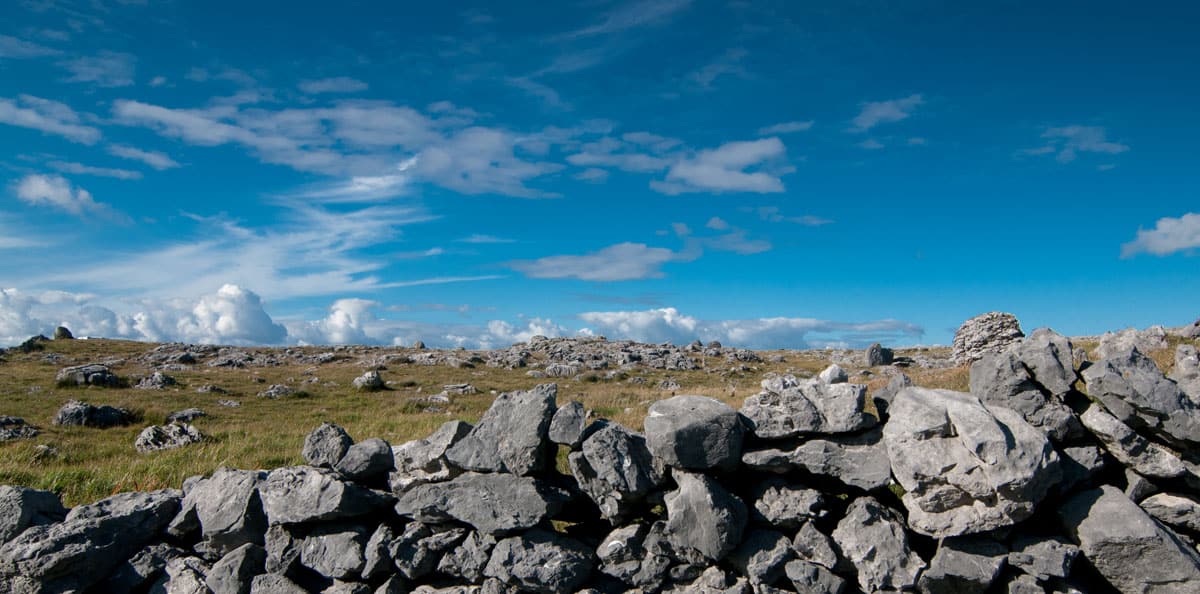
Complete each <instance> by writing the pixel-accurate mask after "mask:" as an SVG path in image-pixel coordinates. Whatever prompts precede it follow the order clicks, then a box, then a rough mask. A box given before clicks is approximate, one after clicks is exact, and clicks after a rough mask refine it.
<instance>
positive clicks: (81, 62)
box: [59, 51, 137, 87]
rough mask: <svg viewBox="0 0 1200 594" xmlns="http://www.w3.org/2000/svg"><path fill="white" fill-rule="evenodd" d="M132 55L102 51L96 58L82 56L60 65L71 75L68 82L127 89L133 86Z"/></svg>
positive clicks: (135, 59) (133, 62)
mask: <svg viewBox="0 0 1200 594" xmlns="http://www.w3.org/2000/svg"><path fill="white" fill-rule="evenodd" d="M136 61H137V58H135V57H134V56H133V55H132V54H126V53H121V52H111V51H102V52H100V53H99V54H96V55H95V56H82V57H79V58H74V59H71V60H65V61H63V62H60V63H59V66H62V67H63V68H64V69H66V71H67V72H69V73H71V76H69V77H67V79H66V81H67V82H80V83H91V84H94V85H96V86H100V87H127V86H129V85H132V84H133V73H134V64H135V63H136Z"/></svg>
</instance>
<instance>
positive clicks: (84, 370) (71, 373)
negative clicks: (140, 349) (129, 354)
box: [54, 363, 122, 388]
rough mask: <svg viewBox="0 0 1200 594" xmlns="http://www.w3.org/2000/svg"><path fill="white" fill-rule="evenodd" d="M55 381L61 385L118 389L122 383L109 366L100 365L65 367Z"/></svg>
mask: <svg viewBox="0 0 1200 594" xmlns="http://www.w3.org/2000/svg"><path fill="white" fill-rule="evenodd" d="M54 381H55V382H58V384H59V385H73V386H103V387H106V388H118V387H120V386H121V383H122V382H121V378H119V377H117V375H116V374H115V373H113V372H112V370H111V369H109V368H108V366H107V365H101V364H99V363H89V364H87V365H76V366H74V367H65V368H63V369H61V370H59V372H58V374H57V375H55V376H54Z"/></svg>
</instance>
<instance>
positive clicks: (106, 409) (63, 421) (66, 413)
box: [53, 400, 137, 429]
mask: <svg viewBox="0 0 1200 594" xmlns="http://www.w3.org/2000/svg"><path fill="white" fill-rule="evenodd" d="M135 420H137V417H136V415H134V414H133V413H132V412H129V411H128V410H125V409H123V408H116V407H113V406H109V405H107V404H104V405H100V406H92V405H91V404H88V403H86V402H81V401H79V400H71V401H70V402H67V403H66V404H64V405H63V406H62V408H60V409H58V412H57V413H55V415H54V421H53V422H54V424H55V425H78V426H83V427H96V428H99V429H105V428H108V427H118V426H122V425H128V424H130V423H133V422H134V421H135Z"/></svg>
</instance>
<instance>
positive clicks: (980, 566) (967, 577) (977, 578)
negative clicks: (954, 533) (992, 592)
mask: <svg viewBox="0 0 1200 594" xmlns="http://www.w3.org/2000/svg"><path fill="white" fill-rule="evenodd" d="M1007 560H1008V549H1007V548H1005V546H1004V545H1002V544H1000V543H998V542H996V541H994V540H991V539H989V538H986V537H980V536H959V537H954V538H945V539H942V541H941V542H940V543H939V544H938V550H937V553H936V554H934V556H933V559H932V560H931V561H930V562H929V569H927V570H926V571H925V572H924V573H922V574H921V580H920V582H919V586H920V589H921V591H922V592H925V593H927V594H960V593H961V594H983V592H985V591H986V590H987V589H988V588H989V587H991V585H992V582H994V581H996V578H997V577H999V576H1000V570H1001V569H1003V568H1004V564H1005V563H1006V562H1007Z"/></svg>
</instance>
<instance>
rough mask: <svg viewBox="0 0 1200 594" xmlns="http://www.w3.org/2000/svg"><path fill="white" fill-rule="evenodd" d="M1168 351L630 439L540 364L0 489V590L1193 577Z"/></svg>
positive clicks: (742, 586) (1198, 510)
mask: <svg viewBox="0 0 1200 594" xmlns="http://www.w3.org/2000/svg"><path fill="white" fill-rule="evenodd" d="M1176 359H1177V360H1176V365H1175V367H1174V371H1173V372H1172V373H1171V376H1170V377H1167V376H1165V375H1164V374H1163V373H1162V372H1161V371H1160V370H1159V368H1158V367H1157V366H1156V365H1155V363H1154V362H1153V361H1152V360H1151V359H1149V358H1148V357H1146V356H1145V355H1144V354H1143V353H1142V352H1140V351H1139V350H1138V349H1137V347H1136V346H1135V345H1128V346H1127V347H1126V348H1123V349H1116V350H1115V352H1113V353H1112V354H1111V356H1108V357H1106V358H1103V359H1102V360H1100V361H1097V362H1095V363H1092V364H1087V363H1086V362H1085V363H1083V364H1082V365H1080V366H1076V365H1075V363H1074V359H1073V349H1072V345H1071V343H1070V342H1069V341H1068V339H1066V338H1065V337H1063V336H1060V335H1058V334H1056V333H1054V332H1052V331H1049V330H1045V329H1042V330H1037V331H1035V332H1033V333H1032V334H1030V335H1029V336H1027V337H1024V338H1022V339H1020V340H1017V341H1013V342H1011V344H1009V345H1008V346H1007V347H1006V348H1004V349H1001V350H998V351H990V352H980V353H979V356H978V358H977V359H975V361H974V363H972V365H971V368H970V393H963V392H953V391H947V390H931V389H925V388H921V387H917V386H911V385H906V384H908V382H906V381H903V380H902V379H897V380H896V381H893V382H892V383H891V384H890V385H889V386H888V387H887V388H885V389H883V390H880V391H879V392H878V393H877V394H875V395H874V399H871V400H869V399H868V398H867V390H866V386H863V385H858V384H853V383H848V382H847V380H846V375H845V373H844V372H839V371H840V370H828V373H823V374H821V375H820V376H819V377H817V378H813V379H798V378H796V377H793V376H790V375H785V376H778V377H771V378H769V379H767V380H765V381H763V384H762V391H761V392H760V393H758V394H755V395H753V396H750V397H749V398H747V399H746V400H745V402H744V404H743V406H742V407H741V409H740V410H735V409H733V408H731V407H729V406H727V405H725V404H723V403H721V402H718V401H716V400H713V399H710V398H706V397H702V396H686V395H684V396H675V397H672V398H669V399H666V400H661V401H658V402H655V403H654V404H653V405H652V406H650V408H649V415H648V417H647V418H646V419H645V425H644V431H643V432H642V433H639V432H636V431H634V430H632V429H629V428H626V427H623V426H621V425H619V424H616V423H611V422H607V421H604V420H590V419H589V417H588V415H587V413H586V411H585V410H584V408H583V406H581V405H580V404H579V403H565V404H563V405H561V406H558V404H557V402H556V395H557V394H556V391H557V390H556V387H555V385H553V384H544V385H539V386H537V387H535V388H533V389H531V390H528V391H518V392H513V393H506V394H501V395H499V396H498V397H497V398H496V399H495V401H494V402H493V404H492V406H491V408H490V409H489V410H488V411H487V412H486V413H485V414H484V415H483V417H482V419H481V420H480V421H479V422H478V424H476V425H473V426H472V425H470V424H468V423H464V422H462V421H451V422H448V423H446V424H444V425H442V426H441V428H439V429H438V430H437V431H436V432H434V433H433V434H432V435H430V436H429V437H427V438H425V439H420V440H417V441H412V442H408V443H405V444H401V445H397V446H391V445H390V444H388V443H387V442H385V441H383V440H380V439H367V440H364V441H359V442H357V443H355V442H354V441H353V440H352V439H351V437H350V436H349V435H347V433H346V432H345V431H344V430H342V429H341V428H340V427H337V426H335V425H329V424H325V425H322V426H320V427H318V428H317V429H316V430H314V431H313V432H312V433H311V434H310V435H309V436H308V438H307V439H306V441H305V443H304V446H303V455H304V458H305V459H306V460H307V462H308V464H307V465H303V466H295V467H288V468H277V469H274V470H270V471H264V470H231V469H220V470H217V471H216V472H215V473H214V474H212V475H211V476H208V477H193V478H190V479H188V480H186V481H185V482H184V484H183V488H182V490H181V491H177V490H163V491H155V492H149V493H138V492H134V493H122V494H118V495H115V496H113V497H110V498H108V499H105V500H102V501H99V502H97V503H94V504H91V505H83V506H79V507H76V508H74V509H71V510H67V509H64V508H63V506H62V504H61V503H60V501H59V499H58V498H57V497H56V496H55V495H54V494H52V493H49V492H44V491H36V490H32V489H26V488H19V487H0V543H2V544H0V592H3V593H5V594H8V593H26V592H38V593H40V592H147V591H148V592H172V593H176V592H178V593H207V592H212V593H214V594H223V593H227V592H229V593H232V592H255V593H277V592H278V593H288V592H327V593H335V592H338V593H341V592H345V593H371V592H375V593H385V594H386V593H404V592H421V593H446V594H451V593H472V592H479V593H484V592H486V593H517V592H545V593H557V592H566V593H571V592H589V593H597V594H599V593H619V592H676V593H682V592H698V593H702V594H703V593H714V594H715V593H743V594H749V593H756V594H767V593H775V592H793V591H794V592H827V593H839V592H860V591H861V592H885V591H919V592H928V593H943V592H947V593H948V592H956V593H957V592H980V593H982V592H1009V593H1022V594H1023V593H1026V592H1062V593H1068V592H1113V591H1118V592H1200V554H1198V553H1197V549H1196V539H1197V537H1200V466H1197V465H1196V463H1195V459H1196V452H1197V449H1196V446H1197V444H1200V405H1198V404H1197V403H1198V402H1200V358H1198V357H1197V355H1196V351H1195V349H1194V348H1192V347H1190V346H1181V347H1180V348H1179V349H1178V352H1177V354H1176ZM1080 367H1082V369H1080ZM902 377H903V376H897V378H902ZM1085 392H1086V394H1087V395H1085ZM877 411H886V412H885V413H879V414H877ZM560 450H569V453H567V454H566V460H565V465H566V467H567V468H569V472H560V471H559V470H556V464H555V460H556V454H557V452H559V451H560Z"/></svg>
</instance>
